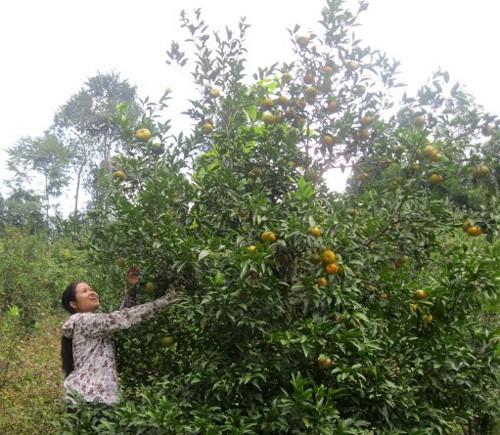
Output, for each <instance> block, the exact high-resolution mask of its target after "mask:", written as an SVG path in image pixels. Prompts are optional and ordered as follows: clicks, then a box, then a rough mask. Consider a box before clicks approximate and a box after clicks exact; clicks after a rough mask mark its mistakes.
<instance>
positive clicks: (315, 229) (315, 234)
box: [309, 227, 321, 238]
mask: <svg viewBox="0 0 500 435" xmlns="http://www.w3.org/2000/svg"><path fill="white" fill-rule="evenodd" d="M309 232H310V233H311V235H312V236H313V237H316V238H318V237H319V236H321V230H320V229H319V228H318V227H313V228H311V229H310V230H309Z"/></svg>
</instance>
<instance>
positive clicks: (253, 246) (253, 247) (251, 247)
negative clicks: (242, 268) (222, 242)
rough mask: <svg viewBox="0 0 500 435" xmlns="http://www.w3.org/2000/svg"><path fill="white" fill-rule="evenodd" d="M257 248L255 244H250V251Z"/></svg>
mask: <svg viewBox="0 0 500 435" xmlns="http://www.w3.org/2000/svg"><path fill="white" fill-rule="evenodd" d="M256 249H257V246H255V245H250V246H249V247H248V250H249V251H250V252H254V251H255V250H256Z"/></svg>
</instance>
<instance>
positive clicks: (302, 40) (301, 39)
mask: <svg viewBox="0 0 500 435" xmlns="http://www.w3.org/2000/svg"><path fill="white" fill-rule="evenodd" d="M296 41H297V44H298V45H299V47H300V48H306V47H307V45H308V44H309V41H310V39H309V36H304V35H302V36H298V37H297V39H296Z"/></svg>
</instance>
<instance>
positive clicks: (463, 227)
mask: <svg viewBox="0 0 500 435" xmlns="http://www.w3.org/2000/svg"><path fill="white" fill-rule="evenodd" d="M471 226H472V224H471V223H470V221H465V222H464V223H463V224H462V231H464V232H467V230H468V229H469V228H470V227H471Z"/></svg>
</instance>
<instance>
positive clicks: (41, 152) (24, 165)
mask: <svg viewBox="0 0 500 435" xmlns="http://www.w3.org/2000/svg"><path fill="white" fill-rule="evenodd" d="M7 152H8V155H9V158H8V161H7V167H8V169H9V170H11V171H13V172H14V174H15V176H14V180H13V183H15V184H17V185H18V186H22V185H23V183H25V182H29V183H33V182H35V183H37V181H38V179H39V178H38V177H40V176H41V180H42V184H43V187H42V188H41V189H40V190H42V191H43V196H44V199H45V217H46V219H47V221H48V220H49V212H50V208H51V198H52V197H53V198H58V197H59V196H60V195H61V194H62V193H63V189H64V188H65V187H67V186H68V183H69V176H68V172H69V167H68V163H69V162H70V159H71V150H70V149H69V148H68V147H66V146H64V144H63V143H61V142H60V141H59V139H58V138H57V136H55V135H54V134H53V133H51V132H49V131H46V132H45V133H44V135H43V136H41V137H29V136H26V137H22V138H21V139H19V141H18V142H17V144H16V145H15V146H13V147H11V148H9V149H8V150H7ZM13 183H12V182H11V183H10V184H11V185H12V184H13Z"/></svg>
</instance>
